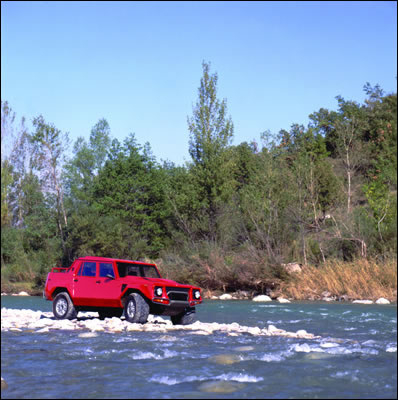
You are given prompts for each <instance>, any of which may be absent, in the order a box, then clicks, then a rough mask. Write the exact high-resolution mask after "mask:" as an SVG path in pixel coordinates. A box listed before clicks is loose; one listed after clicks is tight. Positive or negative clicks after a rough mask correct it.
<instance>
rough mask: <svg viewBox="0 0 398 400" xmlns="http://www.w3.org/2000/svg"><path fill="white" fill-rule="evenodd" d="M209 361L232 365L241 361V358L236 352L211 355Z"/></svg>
mask: <svg viewBox="0 0 398 400" xmlns="http://www.w3.org/2000/svg"><path fill="white" fill-rule="evenodd" d="M209 361H211V362H213V363H216V364H221V365H231V364H235V363H238V362H240V361H241V359H240V358H239V357H238V356H237V355H236V354H218V355H216V356H212V357H210V358H209Z"/></svg>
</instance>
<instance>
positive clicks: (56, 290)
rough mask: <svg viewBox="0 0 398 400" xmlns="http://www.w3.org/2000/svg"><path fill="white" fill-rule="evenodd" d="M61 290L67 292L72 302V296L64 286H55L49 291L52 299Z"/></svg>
mask: <svg viewBox="0 0 398 400" xmlns="http://www.w3.org/2000/svg"><path fill="white" fill-rule="evenodd" d="M61 292H66V293H68V295H69V297H70V299H71V300H72V302H73V299H72V296H71V294H70V292H69V290H68V289H67V288H66V287H57V288H55V289H54V291H53V292H52V293H51V297H52V299H53V300H54V299H55V296H56V295H57V294H59V293H61Z"/></svg>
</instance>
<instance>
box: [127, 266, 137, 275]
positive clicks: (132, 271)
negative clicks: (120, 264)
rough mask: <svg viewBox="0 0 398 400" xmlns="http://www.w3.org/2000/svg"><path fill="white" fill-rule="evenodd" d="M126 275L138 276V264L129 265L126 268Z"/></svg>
mask: <svg viewBox="0 0 398 400" xmlns="http://www.w3.org/2000/svg"><path fill="white" fill-rule="evenodd" d="M127 275H128V276H140V268H139V266H138V265H129V266H128V269H127Z"/></svg>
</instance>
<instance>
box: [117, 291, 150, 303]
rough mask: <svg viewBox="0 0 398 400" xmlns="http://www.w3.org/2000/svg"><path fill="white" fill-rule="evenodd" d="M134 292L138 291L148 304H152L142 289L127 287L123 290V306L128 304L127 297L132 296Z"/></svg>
mask: <svg viewBox="0 0 398 400" xmlns="http://www.w3.org/2000/svg"><path fill="white" fill-rule="evenodd" d="M132 293H138V294H139V295H141V297H142V298H143V299H144V300H145V301H146V302H147V303H148V305H150V304H151V303H150V301H149V299H148V297H147V296H146V295H145V294H144V293H143V292H142V291H141V290H139V289H137V288H127V289H126V291H125V292H123V294H122V296H121V298H120V302H121V303H122V306H123V308H124V306H125V305H126V300H127V297H128V296H130V294H132Z"/></svg>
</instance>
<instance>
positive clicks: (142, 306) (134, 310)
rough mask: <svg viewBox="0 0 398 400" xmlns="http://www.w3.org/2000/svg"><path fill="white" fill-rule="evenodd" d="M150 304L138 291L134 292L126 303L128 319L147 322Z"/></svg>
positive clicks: (125, 311)
mask: <svg viewBox="0 0 398 400" xmlns="http://www.w3.org/2000/svg"><path fill="white" fill-rule="evenodd" d="M148 315H149V305H148V304H147V302H146V301H145V300H144V298H143V297H142V296H141V295H140V294H138V293H132V294H130V295H129V296H128V297H127V300H126V303H125V305H124V316H125V318H126V320H127V321H129V322H133V323H139V324H145V323H146V322H147V320H148Z"/></svg>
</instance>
